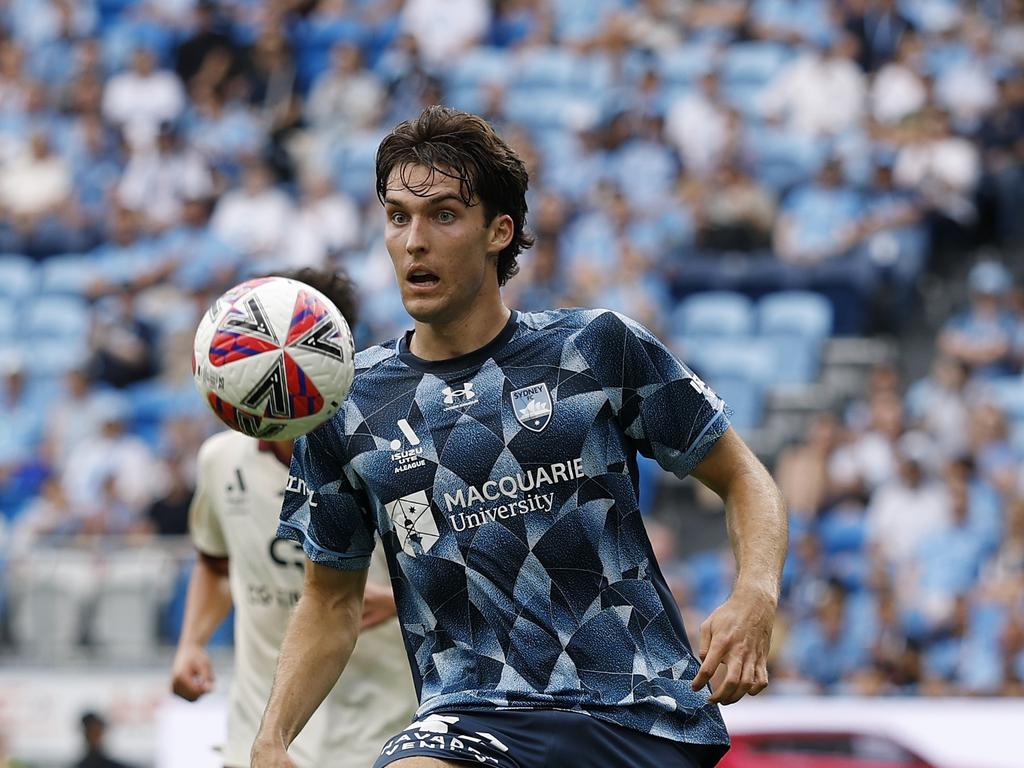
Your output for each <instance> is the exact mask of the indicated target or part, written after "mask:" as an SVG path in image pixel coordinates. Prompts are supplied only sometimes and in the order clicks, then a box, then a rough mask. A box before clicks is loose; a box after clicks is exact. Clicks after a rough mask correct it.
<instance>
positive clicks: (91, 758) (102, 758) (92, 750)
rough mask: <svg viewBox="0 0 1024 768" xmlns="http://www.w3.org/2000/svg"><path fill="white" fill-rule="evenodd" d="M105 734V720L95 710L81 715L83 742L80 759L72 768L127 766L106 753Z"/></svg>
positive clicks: (124, 767)
mask: <svg viewBox="0 0 1024 768" xmlns="http://www.w3.org/2000/svg"><path fill="white" fill-rule="evenodd" d="M106 735H107V721H106V720H104V719H103V717H102V716H100V715H98V714H96V713H95V712H86V713H85V714H83V715H82V739H83V741H84V742H85V744H84V752H83V754H82V757H81V759H79V761H78V762H77V763H75V765H74V768H128V766H127V765H125V764H124V763H119V762H118V761H117V760H114V759H113V758H112V757H110V756H109V755H107V748H106V745H105V744H104V741H105V740H106Z"/></svg>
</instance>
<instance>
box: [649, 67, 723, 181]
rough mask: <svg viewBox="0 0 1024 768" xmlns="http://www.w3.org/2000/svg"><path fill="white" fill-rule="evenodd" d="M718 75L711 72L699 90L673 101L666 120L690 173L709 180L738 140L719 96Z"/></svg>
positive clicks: (666, 128) (704, 78)
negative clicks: (707, 177)
mask: <svg viewBox="0 0 1024 768" xmlns="http://www.w3.org/2000/svg"><path fill="white" fill-rule="evenodd" d="M718 86H719V80H718V75H717V74H716V73H715V72H714V71H711V72H708V73H707V74H705V75H704V76H703V77H701V79H700V81H699V83H698V86H697V88H694V89H692V90H689V91H687V92H686V93H685V95H683V96H682V97H680V98H679V99H677V100H676V101H675V102H673V103H672V104H671V105H670V106H669V109H668V114H667V115H666V118H665V136H666V137H667V138H668V139H669V140H670V141H671V142H672V143H673V144H674V145H675V147H676V148H677V149H678V150H679V154H680V156H681V157H682V159H683V167H684V168H685V169H686V171H687V172H688V173H692V174H696V175H697V176H701V177H706V176H709V175H710V174H711V172H712V171H714V169H715V168H716V167H717V166H718V164H719V163H720V162H721V161H722V157H723V155H725V154H726V153H727V152H728V151H729V150H730V149H732V147H733V145H734V142H735V140H736V137H735V135H730V134H734V132H735V128H734V126H732V125H731V124H730V121H729V110H728V109H727V108H726V106H725V105H724V104H723V102H722V97H721V94H720V93H719V87H718Z"/></svg>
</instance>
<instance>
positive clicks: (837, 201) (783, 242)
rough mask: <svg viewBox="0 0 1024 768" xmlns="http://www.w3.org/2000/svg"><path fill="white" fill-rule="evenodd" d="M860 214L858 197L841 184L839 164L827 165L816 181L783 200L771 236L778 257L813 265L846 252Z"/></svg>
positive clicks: (854, 236)
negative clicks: (772, 235)
mask: <svg viewBox="0 0 1024 768" xmlns="http://www.w3.org/2000/svg"><path fill="white" fill-rule="evenodd" d="M861 211H862V203H861V199H860V196H859V195H858V194H857V192H856V190H854V189H852V188H851V187H849V186H847V185H846V184H845V183H844V182H843V173H842V166H841V165H840V163H839V161H837V160H833V161H831V162H829V163H828V164H827V165H826V166H825V168H824V169H823V170H822V171H821V173H820V175H819V176H818V179H817V181H815V182H813V183H810V184H807V185H803V186H800V187H797V188H795V189H794V190H793V191H791V192H790V193H789V195H787V196H786V198H785V200H783V203H782V213H781V215H780V216H779V218H778V220H777V221H776V223H775V233H774V242H775V249H776V251H777V253H778V257H779V258H780V259H782V260H784V261H790V262H795V263H816V262H820V261H824V260H826V259H830V258H834V257H836V256H840V255H842V254H844V253H846V252H847V251H848V250H849V249H850V248H852V247H853V245H854V244H855V243H856V242H857V239H858V235H859V232H858V225H859V223H860V215H861Z"/></svg>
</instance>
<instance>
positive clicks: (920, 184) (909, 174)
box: [894, 109, 981, 253]
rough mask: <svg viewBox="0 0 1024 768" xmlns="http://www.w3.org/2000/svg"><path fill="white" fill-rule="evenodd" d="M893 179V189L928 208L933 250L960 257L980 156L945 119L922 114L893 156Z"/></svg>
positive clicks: (939, 114) (936, 113)
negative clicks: (908, 192) (913, 194)
mask: <svg viewBox="0 0 1024 768" xmlns="http://www.w3.org/2000/svg"><path fill="white" fill-rule="evenodd" d="M894 174H895V179H896V182H897V183H898V184H900V185H901V186H903V187H907V188H910V189H917V190H919V191H920V193H921V196H922V198H923V199H924V200H925V201H926V202H927V203H928V204H929V205H930V206H931V208H932V216H933V226H932V240H933V242H934V243H935V245H936V247H937V248H945V249H946V250H949V249H950V248H955V249H959V250H956V251H955V252H956V253H962V252H963V249H964V248H965V247H966V246H968V245H970V244H972V240H971V228H972V227H973V226H974V223H975V219H976V216H977V211H976V209H975V204H974V192H975V189H976V187H977V185H978V181H979V179H980V176H981V157H980V153H979V152H978V149H977V147H975V146H974V144H972V143H971V142H970V141H968V140H967V139H965V138H963V137H961V136H957V135H954V134H953V132H952V129H951V127H950V122H949V116H948V115H947V114H945V113H944V112H942V111H940V110H937V109H927V110H925V112H924V113H923V114H922V115H921V118H920V120H919V122H918V123H917V124H916V125H915V126H914V127H913V129H912V133H911V135H910V140H909V141H907V142H905V143H904V145H903V147H902V148H901V149H900V151H899V153H898V154H897V155H896V162H895V166H894Z"/></svg>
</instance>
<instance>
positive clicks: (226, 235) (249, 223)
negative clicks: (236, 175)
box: [210, 160, 295, 256]
mask: <svg viewBox="0 0 1024 768" xmlns="http://www.w3.org/2000/svg"><path fill="white" fill-rule="evenodd" d="M272 182H273V178H272V176H271V171H270V168H268V167H267V165H266V164H265V163H263V162H261V161H259V160H250V161H249V162H248V163H247V164H246V166H245V168H243V170H242V186H241V187H240V188H239V189H232V190H231V191H229V192H225V193H224V195H223V196H222V197H221V198H220V200H219V201H218V202H217V207H216V208H215V209H214V211H213V218H212V219H211V220H210V228H211V229H212V230H213V231H214V233H216V234H217V235H218V236H219V237H220V238H221V239H222V240H223V241H224V242H225V243H227V244H228V245H230V246H232V247H233V248H235V249H237V250H238V251H241V252H242V253H244V254H245V255H247V256H266V255H268V254H274V253H276V252H278V251H279V249H281V247H282V246H283V244H284V240H285V233H286V232H287V230H288V227H289V226H290V225H291V224H292V222H293V220H294V215H295V208H294V206H293V205H292V201H291V199H290V198H289V197H288V195H286V194H285V193H284V192H282V191H281V190H280V189H278V188H276V187H275V186H273V183H272Z"/></svg>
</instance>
